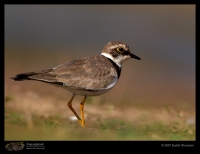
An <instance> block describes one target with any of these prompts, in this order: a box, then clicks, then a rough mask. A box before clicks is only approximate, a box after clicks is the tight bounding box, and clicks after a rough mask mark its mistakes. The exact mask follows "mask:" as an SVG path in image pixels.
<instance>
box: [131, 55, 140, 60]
mask: <svg viewBox="0 0 200 154" xmlns="http://www.w3.org/2000/svg"><path fill="white" fill-rule="evenodd" d="M130 56H131V58H135V59H137V60H141V58H140V57H138V56H136V55H134V54H132V53H131V55H130Z"/></svg>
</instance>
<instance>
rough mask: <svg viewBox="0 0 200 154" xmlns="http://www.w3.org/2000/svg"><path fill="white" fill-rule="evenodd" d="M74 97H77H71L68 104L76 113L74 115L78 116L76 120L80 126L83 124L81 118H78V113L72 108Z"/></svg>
mask: <svg viewBox="0 0 200 154" xmlns="http://www.w3.org/2000/svg"><path fill="white" fill-rule="evenodd" d="M74 97H75V95H73V96H72V97H71V99H70V100H69V102H68V107H69V109H70V110H71V111H72V112H73V113H74V115H75V116H76V118H77V119H78V121H79V122H80V124H81V123H82V120H81V118H80V117H79V116H78V114H77V113H76V111H75V110H74V109H73V107H72V101H73V99H74Z"/></svg>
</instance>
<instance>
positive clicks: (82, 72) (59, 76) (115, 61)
mask: <svg viewBox="0 0 200 154" xmlns="http://www.w3.org/2000/svg"><path fill="white" fill-rule="evenodd" d="M130 58H134V59H137V60H141V58H140V57H138V56H136V55H134V54H133V53H132V52H131V51H130V48H129V46H128V45H127V44H126V43H124V42H121V41H111V42H108V43H107V44H106V45H105V46H104V48H103V50H102V52H101V54H100V55H96V56H91V57H86V58H81V59H75V60H72V61H69V62H65V63H63V64H61V65H58V66H56V67H54V68H51V69H44V70H41V71H35V72H27V73H21V74H17V75H15V76H14V77H11V78H10V79H11V80H14V81H24V80H34V81H41V82H44V83H48V84H51V85H54V86H57V87H61V88H63V89H65V90H67V91H69V92H71V93H72V96H71V98H70V100H69V101H68V108H69V109H70V110H71V111H72V112H73V114H74V115H75V116H76V118H77V120H78V121H79V123H80V125H81V126H82V127H85V120H84V103H85V101H86V99H87V97H90V96H99V95H102V94H104V93H106V92H108V91H109V90H111V89H112V88H113V87H114V86H115V85H116V83H117V81H118V80H119V77H120V74H121V70H122V64H123V62H124V61H126V60H127V59H130ZM76 95H80V96H83V100H82V101H81V103H80V116H81V117H79V115H78V114H77V113H76V111H75V110H74V109H73V107H72V101H73V99H74V97H75V96H76Z"/></svg>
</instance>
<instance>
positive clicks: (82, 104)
mask: <svg viewBox="0 0 200 154" xmlns="http://www.w3.org/2000/svg"><path fill="white" fill-rule="evenodd" d="M86 98H87V96H85V97H84V99H83V101H82V102H81V103H80V112H81V119H82V121H81V126H82V127H85V119H84V110H83V109H84V103H85V100H86Z"/></svg>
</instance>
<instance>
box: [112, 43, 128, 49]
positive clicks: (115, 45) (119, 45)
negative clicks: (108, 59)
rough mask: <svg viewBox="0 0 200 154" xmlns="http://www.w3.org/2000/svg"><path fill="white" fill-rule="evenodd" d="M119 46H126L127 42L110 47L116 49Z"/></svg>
mask: <svg viewBox="0 0 200 154" xmlns="http://www.w3.org/2000/svg"><path fill="white" fill-rule="evenodd" d="M117 47H124V48H125V47H126V45H125V44H116V45H113V46H111V47H110V49H115V48H117Z"/></svg>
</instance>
